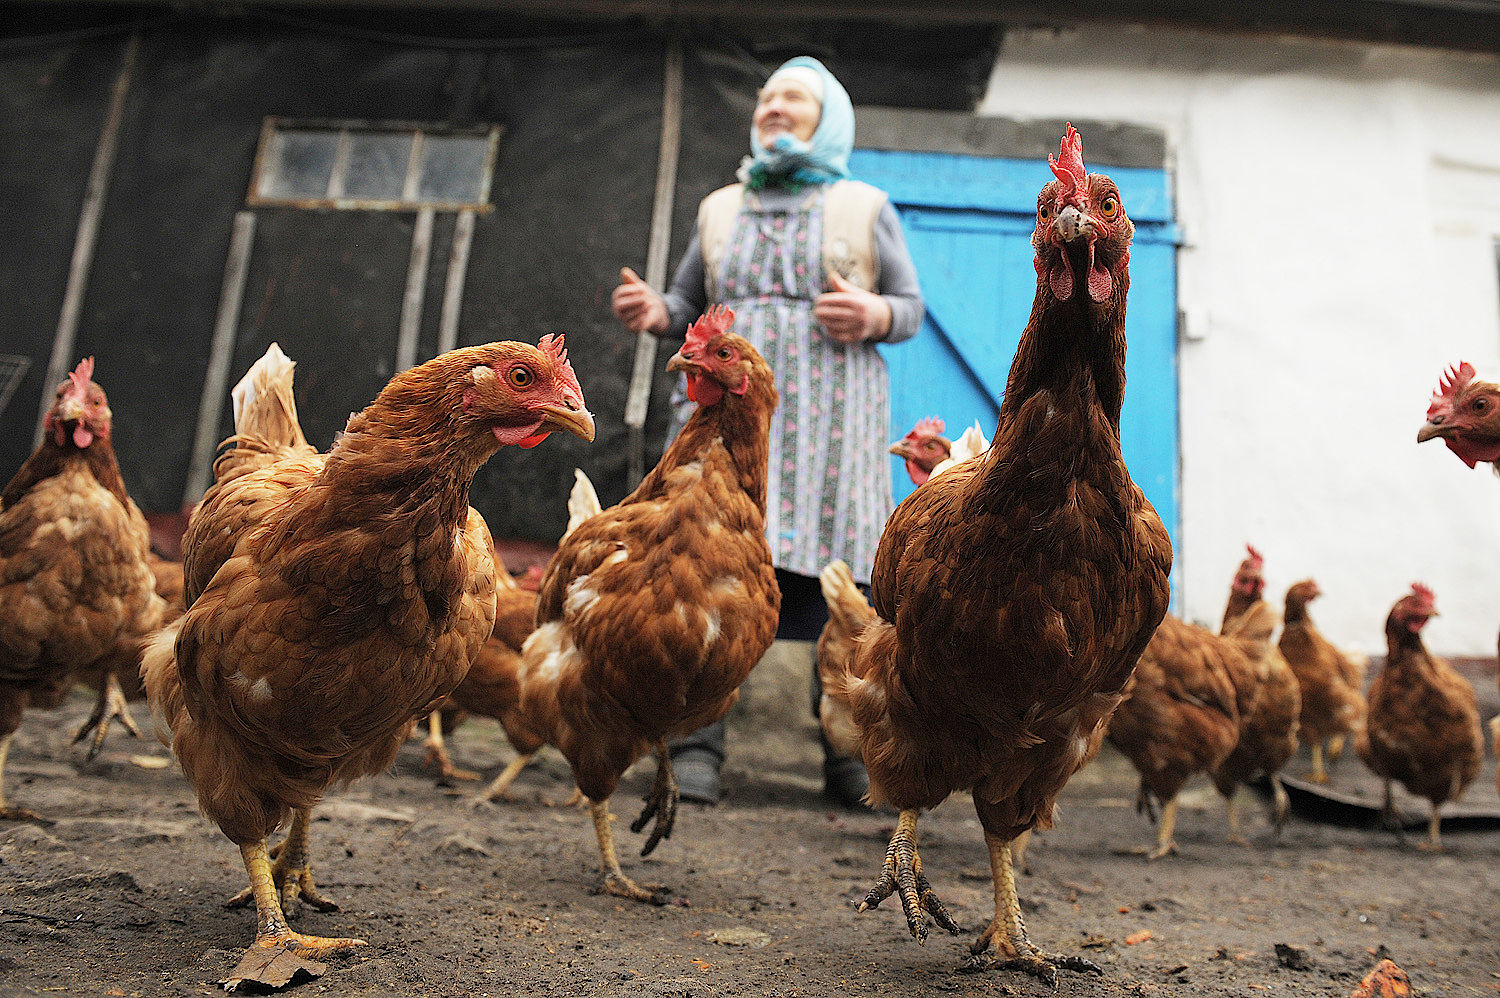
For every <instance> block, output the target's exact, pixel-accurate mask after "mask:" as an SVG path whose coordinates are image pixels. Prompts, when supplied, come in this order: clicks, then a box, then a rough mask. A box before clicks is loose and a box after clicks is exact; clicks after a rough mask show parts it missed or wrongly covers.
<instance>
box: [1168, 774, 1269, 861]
mask: <svg viewBox="0 0 1500 998" xmlns="http://www.w3.org/2000/svg"><path fill="white" fill-rule="evenodd" d="M1238 791H1239V788H1238V787H1236V788H1235V792H1234V793H1231V794H1230V795H1229V796H1228V797H1225V798H1224V813H1225V816H1226V817H1227V818H1228V819H1229V839H1228V841H1229V844H1230V845H1232V846H1248V845H1249V844H1250V840H1249V839H1247V838H1245V836H1244V834H1243V833H1242V832H1241V831H1240V811H1239V807H1238V806H1237V805H1238V801H1239V794H1238ZM1174 851H1175V850H1174ZM1152 858H1153V859H1154V858H1156V857H1152Z"/></svg>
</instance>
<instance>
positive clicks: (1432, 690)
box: [1354, 584, 1484, 850]
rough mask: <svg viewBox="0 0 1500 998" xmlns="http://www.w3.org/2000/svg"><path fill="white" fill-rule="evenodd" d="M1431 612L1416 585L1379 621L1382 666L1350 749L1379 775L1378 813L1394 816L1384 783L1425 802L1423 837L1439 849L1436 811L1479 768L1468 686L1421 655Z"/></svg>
mask: <svg viewBox="0 0 1500 998" xmlns="http://www.w3.org/2000/svg"><path fill="white" fill-rule="evenodd" d="M1436 616H1437V608H1436V606H1434V604H1433V594H1432V590H1431V589H1428V588H1427V587H1426V586H1423V585H1420V584H1417V585H1413V586H1412V587H1411V592H1409V593H1407V594H1406V595H1405V596H1403V597H1401V599H1399V600H1397V601H1396V605H1395V606H1393V607H1392V608H1391V612H1390V614H1389V616H1387V617H1386V619H1385V646H1386V659H1385V668H1383V669H1381V670H1380V674H1379V675H1377V676H1376V677H1375V681H1374V682H1373V683H1371V684H1370V709H1369V716H1368V718H1367V720H1366V722H1365V730H1364V731H1363V732H1362V733H1360V734H1359V735H1358V736H1356V738H1355V741H1354V750H1355V752H1356V753H1358V755H1359V757H1360V758H1361V759H1363V760H1364V762H1365V765H1367V766H1369V767H1370V769H1372V770H1374V772H1375V775H1377V776H1379V777H1381V778H1382V779H1384V780H1385V814H1386V816H1387V819H1388V820H1391V821H1394V820H1395V817H1396V816H1395V801H1394V800H1393V799H1392V797H1391V781H1392V780H1399V781H1400V782H1401V784H1402V785H1403V786H1405V787H1406V789H1407V790H1409V791H1410V792H1411V793H1412V794H1414V795H1415V796H1417V797H1425V798H1427V800H1428V801H1430V802H1431V803H1432V818H1431V820H1430V821H1429V823H1428V837H1427V842H1426V844H1425V845H1424V846H1423V847H1422V848H1427V849H1432V850H1440V849H1442V840H1441V838H1440V836H1439V830H1440V828H1441V825H1442V818H1441V817H1440V815H1439V809H1440V808H1441V807H1442V806H1443V804H1445V803H1447V802H1448V801H1456V800H1458V799H1459V798H1460V797H1462V796H1463V792H1464V788H1465V787H1467V786H1468V785H1469V784H1470V783H1471V782H1473V780H1474V777H1475V775H1476V774H1477V773H1478V772H1479V760H1480V757H1481V756H1483V755H1484V736H1483V735H1482V734H1481V733H1480V730H1479V707H1478V704H1477V702H1476V700H1475V697H1474V687H1473V686H1472V685H1470V683H1469V681H1468V680H1467V679H1465V678H1464V677H1463V676H1460V675H1459V674H1458V672H1457V670H1455V669H1454V668H1453V666H1451V665H1449V664H1448V663H1447V662H1445V661H1443V660H1442V659H1440V658H1438V657H1437V656H1436V655H1433V654H1431V653H1430V652H1428V650H1427V648H1426V646H1425V645H1423V643H1422V628H1424V627H1426V626H1427V622H1428V621H1429V620H1431V619H1432V618H1433V617H1436Z"/></svg>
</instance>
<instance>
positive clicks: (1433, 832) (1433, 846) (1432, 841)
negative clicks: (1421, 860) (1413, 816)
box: [1417, 804, 1443, 852]
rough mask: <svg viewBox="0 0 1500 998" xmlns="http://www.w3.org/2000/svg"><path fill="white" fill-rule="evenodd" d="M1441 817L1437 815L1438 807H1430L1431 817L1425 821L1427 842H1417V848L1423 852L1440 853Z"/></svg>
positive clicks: (1441, 848) (1441, 844)
mask: <svg viewBox="0 0 1500 998" xmlns="http://www.w3.org/2000/svg"><path fill="white" fill-rule="evenodd" d="M1442 827H1443V816H1442V814H1441V813H1439V810H1438V805H1437V804H1433V805H1432V817H1431V818H1428V819H1427V841H1426V842H1418V843H1417V848H1418V849H1420V850H1422V851H1423V852H1442V851H1443V839H1442Z"/></svg>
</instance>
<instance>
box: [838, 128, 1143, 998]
mask: <svg viewBox="0 0 1500 998" xmlns="http://www.w3.org/2000/svg"><path fill="white" fill-rule="evenodd" d="M1049 165H1051V167H1052V169H1053V172H1054V173H1055V174H1056V177H1057V179H1056V180H1053V181H1051V182H1049V183H1048V184H1047V185H1046V186H1045V187H1043V188H1042V190H1041V193H1040V195H1039V197H1038V198H1037V221H1036V231H1035V233H1034V234H1033V235H1032V245H1033V247H1034V248H1035V251H1036V271H1037V285H1036V298H1035V301H1034V303H1033V305H1032V310H1031V318H1030V321H1029V322H1028V324H1027V326H1026V330H1025V332H1024V334H1023V335H1022V337H1021V342H1020V345H1019V347H1018V348H1017V350H1016V356H1015V360H1014V361H1013V363H1012V365H1011V369H1010V378H1009V381H1008V383H1007V386H1006V390H1005V400H1004V404H1003V406H1002V408H1001V411H1000V417H999V425H998V427H997V428H996V430H995V435H994V443H993V444H992V445H991V447H990V449H989V450H988V451H987V452H986V453H985V454H984V455H982V456H981V457H979V458H977V459H974V460H970V461H967V462H964V463H963V464H960V465H957V466H956V467H954V468H952V469H951V470H949V471H947V472H945V473H944V474H942V475H940V476H938V477H936V478H934V479H933V480H932V481H930V482H928V483H927V484H926V485H923V486H922V487H920V488H918V489H917V490H916V491H915V492H913V493H912V494H911V496H909V497H908V498H907V499H906V500H905V501H903V502H902V504H901V505H900V506H899V507H898V508H897V509H896V511H895V513H894V514H893V515H892V516H891V518H890V520H889V521H888V522H887V524H886V528H885V533H884V535H883V536H882V538H881V541H880V547H879V550H878V552H877V554H876V557H875V572H874V577H873V579H872V583H871V590H872V595H873V602H874V606H875V610H876V612H877V613H878V614H879V617H880V619H879V620H877V621H876V622H874V623H873V624H872V625H871V626H870V627H869V628H868V630H867V631H866V633H865V635H864V636H862V637H861V639H860V641H859V642H858V645H857V648H856V651H855V655H854V660H853V662H852V663H850V664H849V665H848V666H847V667H846V668H845V669H844V670H843V671H842V673H841V674H840V675H838V676H836V677H835V682H834V683H832V684H831V685H830V688H829V689H830V692H831V693H832V694H833V696H835V697H836V698H840V699H846V700H847V702H848V704H849V707H850V710H851V713H852V716H853V719H854V724H855V726H856V727H857V728H858V730H859V740H860V747H861V750H862V755H863V757H864V761H865V765H866V766H867V767H868V768H869V772H870V798H871V800H872V802H874V803H885V804H890V805H892V806H894V807H896V808H899V809H900V812H901V816H900V820H899V821H898V823H897V826H896V833H895V835H894V837H893V838H892V839H891V843H890V848H889V849H888V850H887V852H886V859H885V864H884V871H883V873H882V875H881V877H880V880H879V881H878V882H877V883H876V885H875V886H874V887H873V888H872V889H871V890H870V892H869V894H868V895H867V896H866V897H865V899H864V901H863V903H862V904H861V906H860V907H861V909H865V908H870V907H873V906H875V905H878V904H879V903H880V902H881V901H883V900H884V899H885V898H887V897H889V896H890V895H891V894H892V893H899V895H900V897H901V902H902V907H903V908H904V910H905V913H906V918H907V925H908V928H909V929H910V931H911V933H912V935H913V936H914V937H916V938H917V939H918V941H921V940H923V939H924V938H925V937H926V933H927V927H926V924H925V919H924V912H925V913H930V914H932V916H933V917H934V918H935V919H936V920H937V921H938V923H939V924H941V925H943V926H944V927H946V928H948V929H949V930H950V931H955V932H956V931H958V926H957V925H956V924H954V922H953V920H952V919H951V918H950V917H949V916H948V914H947V912H946V910H945V909H944V907H943V905H942V902H941V901H940V900H938V897H937V895H936V894H935V893H933V891H932V888H931V886H930V885H929V883H928V882H927V878H926V877H925V876H924V875H923V870H922V865H921V860H920V857H919V856H918V853H917V837H916V827H917V819H918V815H919V814H920V812H921V810H922V809H924V808H932V807H936V806H937V805H938V804H939V803H941V802H942V801H943V800H944V799H945V798H947V797H948V795H949V794H951V793H953V792H954V791H957V790H965V789H972V791H973V797H974V806H975V810H976V811H977V812H978V814H979V820H980V824H981V825H982V826H983V827H984V834H985V842H986V844H987V845H988V847H989V853H990V866H991V872H992V875H993V879H994V885H995V917H994V920H993V921H992V922H991V923H990V926H989V927H988V928H987V929H985V931H984V932H983V934H981V935H980V937H979V939H978V940H977V941H976V942H975V943H974V945H973V947H972V948H971V950H972V957H971V966H973V967H975V968H981V967H986V966H992V965H995V959H996V958H997V957H998V958H1002V959H1003V958H1010V959H1004V960H1003V965H1007V966H1014V967H1017V968H1019V969H1022V970H1025V971H1027V972H1029V973H1032V974H1036V975H1038V976H1041V977H1043V978H1045V979H1049V980H1054V981H1055V980H1056V976H1057V968H1058V967H1059V966H1063V967H1079V968H1092V964H1088V963H1087V961H1081V960H1078V959H1077V958H1073V957H1068V958H1064V957H1055V956H1048V955H1046V954H1044V953H1043V952H1042V951H1041V950H1039V949H1038V948H1037V947H1036V946H1035V945H1033V944H1032V942H1031V940H1030V939H1029V938H1028V936H1027V933H1026V928H1025V925H1024V924H1023V922H1022V920H1021V906H1020V902H1019V901H1018V899H1017V896H1016V885H1015V874H1014V867H1013V860H1012V854H1011V848H1010V842H1011V840H1013V839H1015V838H1016V837H1017V836H1018V835H1020V834H1021V833H1022V832H1024V831H1026V830H1027V829H1031V828H1043V829H1045V828H1049V827H1051V825H1052V821H1053V805H1054V803H1055V801H1056V799H1057V795H1058V793H1059V792H1060V791H1061V790H1062V788H1063V785H1064V784H1066V783H1067V781H1068V779H1069V777H1071V776H1072V775H1073V773H1074V772H1076V771H1077V770H1078V768H1079V767H1081V766H1082V765H1084V764H1085V763H1086V762H1088V761H1089V759H1091V758H1092V757H1093V755H1094V753H1095V752H1096V751H1097V750H1098V747H1099V742H1100V740H1101V739H1102V738H1103V736H1104V728H1105V724H1106V722H1107V721H1108V719H1109V716H1110V715H1111V714H1112V713H1113V712H1114V710H1115V707H1117V706H1118V705H1119V703H1120V701H1121V699H1122V698H1123V696H1124V691H1125V685H1126V683H1127V682H1128V681H1129V679H1130V676H1131V672H1132V670H1133V669H1134V668H1135V663H1136V660H1137V659H1138V658H1139V657H1140V654H1141V650H1142V649H1144V648H1145V647H1146V643H1147V641H1149V640H1150V638H1151V635H1152V633H1153V632H1154V631H1155V630H1156V627H1157V625H1158V624H1159V623H1161V619H1162V616H1163V614H1165V613H1166V609H1167V599H1168V582H1167V575H1168V572H1169V570H1170V567H1171V561H1172V550H1171V543H1170V541H1169V539H1168V537H1167V533H1166V530H1165V529H1164V528H1163V527H1162V523H1161V520H1160V519H1159V518H1158V517H1157V515H1156V511H1155V510H1153V509H1152V508H1151V504H1150V503H1149V502H1147V501H1146V498H1145V496H1143V495H1142V494H1141V491H1140V489H1138V488H1137V487H1136V485H1135V483H1134V482H1132V481H1131V479H1130V473H1129V471H1128V470H1127V469H1126V467H1125V463H1124V461H1123V460H1122V459H1121V456H1120V408H1121V405H1122V403H1123V401H1124V389H1125V301H1126V293H1127V289H1128V287H1129V283H1130V276H1129V270H1128V260H1129V254H1130V241H1131V236H1132V234H1133V232H1134V227H1133V226H1132V224H1131V222H1130V219H1129V218H1128V217H1127V216H1126V213H1125V209H1124V207H1123V205H1122V204H1121V200H1120V192H1119V189H1118V188H1117V187H1116V186H1115V184H1114V183H1113V181H1111V180H1110V179H1109V178H1108V177H1105V176H1103V175H1100V174H1090V173H1088V172H1087V171H1086V170H1085V168H1084V165H1083V151H1082V140H1081V139H1080V138H1079V137H1078V133H1077V132H1076V131H1074V130H1073V128H1072V127H1071V126H1069V128H1068V133H1067V137H1066V138H1065V139H1064V140H1063V143H1062V160H1061V162H1060V163H1059V162H1054V161H1052V160H1051V159H1050V157H1049Z"/></svg>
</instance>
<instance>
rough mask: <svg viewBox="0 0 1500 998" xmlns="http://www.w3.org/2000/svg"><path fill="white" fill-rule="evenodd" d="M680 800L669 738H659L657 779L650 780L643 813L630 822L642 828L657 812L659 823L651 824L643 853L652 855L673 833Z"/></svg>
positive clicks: (633, 825) (635, 826) (657, 745)
mask: <svg viewBox="0 0 1500 998" xmlns="http://www.w3.org/2000/svg"><path fill="white" fill-rule="evenodd" d="M677 801H678V797H677V774H676V773H674V772H673V771H672V755H671V753H670V752H668V751H667V743H666V742H664V741H661V742H657V743H656V779H655V780H654V781H653V782H652V784H651V793H649V794H648V795H647V796H646V806H645V807H644V808H643V809H642V810H641V816H640V817H639V818H636V819H635V820H634V821H632V822H631V823H630V830H631V831H632V832H639V831H640V830H641V829H643V828H645V827H646V822H648V821H650V820H651V817H652V816H653V815H655V816H656V824H654V825H652V826H651V834H650V836H648V837H647V839H646V843H645V845H643V846H641V855H642V856H649V855H651V851H652V850H653V849H655V848H656V846H657V844H658V843H660V842H661V840H662V839H669V838H671V837H672V826H673V825H674V824H676V823H677Z"/></svg>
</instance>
